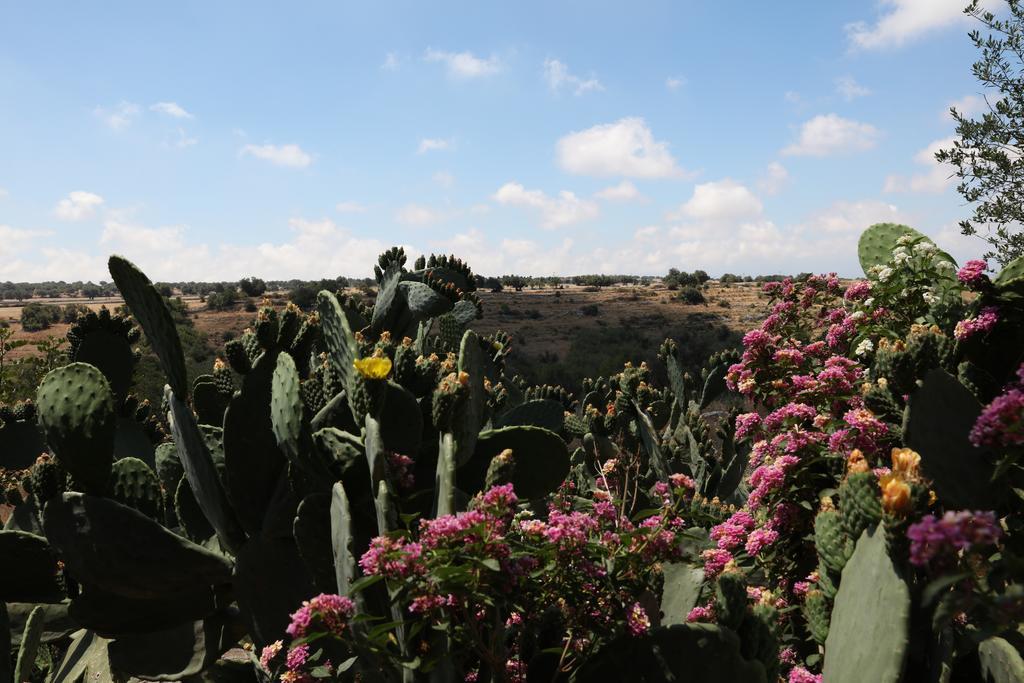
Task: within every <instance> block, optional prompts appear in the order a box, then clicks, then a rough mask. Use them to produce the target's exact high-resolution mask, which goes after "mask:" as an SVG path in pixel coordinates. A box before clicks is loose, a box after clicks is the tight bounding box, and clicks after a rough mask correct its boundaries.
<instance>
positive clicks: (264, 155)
mask: <svg viewBox="0 0 1024 683" xmlns="http://www.w3.org/2000/svg"><path fill="white" fill-rule="evenodd" d="M239 154H241V155H242V156H245V155H249V156H254V157H256V158H257V159H263V160H264V161H269V162H271V163H273V164H277V165H278V166H289V167H291V168H305V167H306V166H309V165H310V164H311V163H313V157H312V156H310V155H309V154H308V153H306V152H305V151H303V149H302V148H301V147H299V146H298V145H245V146H244V147H242V149H241V150H239Z"/></svg>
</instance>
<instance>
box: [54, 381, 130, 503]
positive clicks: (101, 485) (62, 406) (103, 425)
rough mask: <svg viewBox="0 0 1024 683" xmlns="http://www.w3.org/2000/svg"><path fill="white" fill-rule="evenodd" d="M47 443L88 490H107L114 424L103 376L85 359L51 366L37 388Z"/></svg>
mask: <svg viewBox="0 0 1024 683" xmlns="http://www.w3.org/2000/svg"><path fill="white" fill-rule="evenodd" d="M36 404H37V406H38V408H39V423H40V424H41V425H42V427H43V431H44V432H45V433H46V439H47V442H48V443H49V444H50V447H51V448H52V449H53V451H54V453H55V454H56V455H57V459H58V460H59V461H60V463H61V465H63V467H64V469H66V470H67V471H68V472H69V473H70V474H71V476H72V477H73V478H74V480H75V482H76V483H77V484H78V485H79V486H82V487H84V488H85V490H87V491H89V492H96V493H102V492H103V491H105V490H106V485H107V479H108V478H109V476H110V466H111V461H112V459H113V452H114V432H115V429H116V428H117V421H116V415H115V413H114V397H113V394H112V393H111V391H110V384H109V383H108V382H107V378H106V377H104V376H103V373H101V372H100V371H99V370H97V369H96V368H94V367H93V366H91V365H87V364H85V363H72V364H71V365H65V366H64V367H61V368H57V369H56V370H52V371H50V372H49V373H48V374H47V375H46V377H44V378H43V381H42V382H41V383H40V384H39V389H38V391H37V393H36Z"/></svg>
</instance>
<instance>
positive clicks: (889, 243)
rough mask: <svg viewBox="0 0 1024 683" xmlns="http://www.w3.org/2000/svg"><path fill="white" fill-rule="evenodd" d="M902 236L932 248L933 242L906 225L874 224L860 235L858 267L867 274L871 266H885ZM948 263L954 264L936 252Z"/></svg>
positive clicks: (943, 254)
mask: <svg viewBox="0 0 1024 683" xmlns="http://www.w3.org/2000/svg"><path fill="white" fill-rule="evenodd" d="M904 235H910V236H911V237H914V238H916V239H923V241H924V242H927V243H928V244H931V245H933V246H934V244H935V243H934V242H932V241H931V239H929V238H928V237H927V236H925V235H923V234H921V233H920V232H918V231H917V230H914V229H913V228H911V227H910V226H907V225H897V224H896V223H876V224H875V225H872V226H871V227H869V228H868V229H867V230H865V231H864V232H862V233H861V235H860V240H859V241H858V243H857V255H858V256H859V257H860V267H861V268H862V269H863V270H864V272H865V273H867V272H868V271H869V270H870V269H871V267H872V266H876V265H885V264H886V263H888V262H889V261H891V260H892V252H893V250H894V249H895V248H896V247H897V246H898V245H897V240H899V238H901V237H903V236H904ZM937 253H938V254H939V255H940V256H942V257H943V258H945V259H946V260H947V261H949V262H950V263H953V264H954V265H955V264H956V261H954V260H953V257H952V256H950V255H949V254H947V253H946V252H944V251H941V250H939V251H938V252H937Z"/></svg>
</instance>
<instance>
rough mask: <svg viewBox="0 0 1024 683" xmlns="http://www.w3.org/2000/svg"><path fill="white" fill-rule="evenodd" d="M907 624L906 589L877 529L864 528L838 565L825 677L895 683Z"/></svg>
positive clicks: (834, 682) (835, 681)
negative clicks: (841, 565)
mask: <svg viewBox="0 0 1024 683" xmlns="http://www.w3.org/2000/svg"><path fill="white" fill-rule="evenodd" d="M909 628H910V590H909V589H908V588H907V584H906V582H905V581H904V580H903V579H902V578H901V577H900V576H899V574H898V573H897V572H896V568H895V567H894V566H893V563H892V560H890V559H889V555H888V552H887V550H886V544H885V536H884V534H883V533H882V530H881V529H880V528H877V527H875V528H871V529H868V530H866V531H864V533H863V534H862V535H861V536H860V538H859V539H858V541H857V546H856V548H855V550H854V551H853V555H852V556H851V557H850V560H849V562H847V563H846V567H845V568H844V569H843V577H842V581H841V582H840V584H839V592H838V593H837V594H836V599H835V605H834V607H833V609H832V618H831V621H830V624H829V631H828V638H827V639H826V640H825V667H824V678H825V680H827V681H829V683H846V682H847V681H849V682H850V683H853V682H855V681H856V682H860V681H878V682H879V683H896V682H897V681H899V680H900V676H901V675H902V672H903V663H904V660H905V659H906V655H907V643H908V641H909V637H910V636H909Z"/></svg>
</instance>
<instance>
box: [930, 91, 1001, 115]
mask: <svg viewBox="0 0 1024 683" xmlns="http://www.w3.org/2000/svg"><path fill="white" fill-rule="evenodd" d="M993 104H995V102H993ZM950 107H953V108H955V109H956V111H957V113H958V114H962V115H963V116H968V117H973V116H977V115H978V114H981V113H984V112H987V111H988V103H987V102H985V98H984V97H982V96H981V95H964V96H963V97H961V98H960V99H958V100H953V101H952V102H950V103H949V105H947V106H946V108H945V109H943V110H942V116H943V118H946V117H949V116H951V115H950V113H949V109H950Z"/></svg>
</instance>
